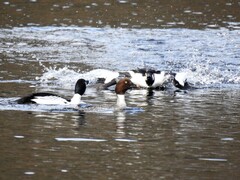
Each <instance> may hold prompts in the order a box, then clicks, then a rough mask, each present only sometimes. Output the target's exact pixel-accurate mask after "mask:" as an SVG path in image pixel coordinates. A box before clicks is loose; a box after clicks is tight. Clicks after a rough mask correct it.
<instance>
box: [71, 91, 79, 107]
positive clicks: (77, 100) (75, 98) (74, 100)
mask: <svg viewBox="0 0 240 180" xmlns="http://www.w3.org/2000/svg"><path fill="white" fill-rule="evenodd" d="M81 97H82V96H81V95H80V94H77V93H76V94H74V95H73V97H72V99H71V101H70V104H76V105H79V104H80V103H81Z"/></svg>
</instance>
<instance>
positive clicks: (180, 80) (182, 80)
mask: <svg viewBox="0 0 240 180" xmlns="http://www.w3.org/2000/svg"><path fill="white" fill-rule="evenodd" d="M186 76H187V74H186V73H183V72H181V73H177V74H176V76H175V79H176V80H177V81H178V83H179V84H180V85H181V86H184V84H185V82H186V80H187V77H186Z"/></svg>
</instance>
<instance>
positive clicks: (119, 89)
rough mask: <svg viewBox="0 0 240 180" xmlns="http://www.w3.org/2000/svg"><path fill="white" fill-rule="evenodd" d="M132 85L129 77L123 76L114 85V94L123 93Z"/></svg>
mask: <svg viewBox="0 0 240 180" xmlns="http://www.w3.org/2000/svg"><path fill="white" fill-rule="evenodd" d="M133 86H134V84H133V83H132V82H131V80H130V79H128V78H123V79H121V80H119V81H118V83H117V85H116V87H115V92H116V94H120V95H124V94H125V92H126V91H127V90H128V89H131V88H132V87H133Z"/></svg>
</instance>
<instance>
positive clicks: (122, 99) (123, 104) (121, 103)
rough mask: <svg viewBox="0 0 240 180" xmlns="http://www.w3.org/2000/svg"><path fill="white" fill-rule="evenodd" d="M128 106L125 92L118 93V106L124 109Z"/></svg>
mask: <svg viewBox="0 0 240 180" xmlns="http://www.w3.org/2000/svg"><path fill="white" fill-rule="evenodd" d="M126 106H127V104H126V101H125V95H124V94H117V107H118V108H119V109H123V108H125V107H126Z"/></svg>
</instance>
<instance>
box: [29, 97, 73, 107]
mask: <svg viewBox="0 0 240 180" xmlns="http://www.w3.org/2000/svg"><path fill="white" fill-rule="evenodd" d="M32 101H34V102H35V103H37V104H51V105H55V104H56V105H57V104H58V105H65V104H69V102H68V101H67V100H66V99H63V98H61V97H58V96H35V97H34V99H32Z"/></svg>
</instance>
